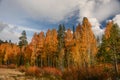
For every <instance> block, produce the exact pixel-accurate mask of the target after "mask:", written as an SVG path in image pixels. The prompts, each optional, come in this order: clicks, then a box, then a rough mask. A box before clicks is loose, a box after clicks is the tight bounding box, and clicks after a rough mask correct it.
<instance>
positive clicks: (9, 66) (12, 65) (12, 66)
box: [8, 64, 16, 69]
mask: <svg viewBox="0 0 120 80" xmlns="http://www.w3.org/2000/svg"><path fill="white" fill-rule="evenodd" d="M8 68H10V69H15V68H16V65H15V64H10V65H8Z"/></svg>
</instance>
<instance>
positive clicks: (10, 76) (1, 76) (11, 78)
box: [0, 68, 25, 80]
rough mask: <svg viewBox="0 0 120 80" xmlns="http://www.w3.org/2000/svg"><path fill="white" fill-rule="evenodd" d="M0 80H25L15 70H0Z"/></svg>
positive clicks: (21, 74)
mask: <svg viewBox="0 0 120 80" xmlns="http://www.w3.org/2000/svg"><path fill="white" fill-rule="evenodd" d="M0 80H25V76H24V73H21V72H19V71H18V70H16V69H6V68H0Z"/></svg>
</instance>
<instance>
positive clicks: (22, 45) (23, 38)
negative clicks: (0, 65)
mask: <svg viewBox="0 0 120 80" xmlns="http://www.w3.org/2000/svg"><path fill="white" fill-rule="evenodd" d="M19 40H20V41H19V47H20V54H21V55H20V57H19V58H18V59H19V62H18V66H20V65H23V64H24V54H23V53H24V49H25V47H26V46H27V45H28V42H27V35H26V31H25V30H24V31H23V32H22V34H21V36H20V37H19Z"/></svg>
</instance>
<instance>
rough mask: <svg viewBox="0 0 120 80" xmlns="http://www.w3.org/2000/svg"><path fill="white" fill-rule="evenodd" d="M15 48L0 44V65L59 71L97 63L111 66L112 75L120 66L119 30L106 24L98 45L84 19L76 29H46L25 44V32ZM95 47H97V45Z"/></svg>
mask: <svg viewBox="0 0 120 80" xmlns="http://www.w3.org/2000/svg"><path fill="white" fill-rule="evenodd" d="M19 40H20V41H19V44H18V45H16V44H13V43H1V44H0V64H1V65H3V64H6V65H9V64H16V65H17V66H21V65H25V66H38V67H44V66H50V67H56V68H59V69H61V70H63V69H64V68H67V67H71V66H74V67H91V66H94V65H96V64H97V63H99V62H102V63H112V64H113V65H114V68H115V71H116V74H117V72H118V68H117V64H118V63H119V62H120V28H119V27H118V25H117V24H114V23H113V22H112V21H111V22H108V23H107V25H106V29H105V32H104V35H103V38H102V43H98V40H97V39H96V37H95V35H94V33H93V31H92V26H91V24H90V22H89V20H88V19H87V18H86V17H84V18H83V22H82V24H78V25H77V26H76V29H75V28H74V27H73V30H71V29H67V30H66V29H65V26H64V25H59V27H58V30H56V29H52V30H50V29H48V31H47V32H46V34H45V33H44V32H42V31H41V32H40V33H35V34H34V35H33V38H32V40H31V42H30V43H29V44H28V42H27V35H26V32H25V31H23V32H22V36H21V37H19ZM98 44H99V45H98Z"/></svg>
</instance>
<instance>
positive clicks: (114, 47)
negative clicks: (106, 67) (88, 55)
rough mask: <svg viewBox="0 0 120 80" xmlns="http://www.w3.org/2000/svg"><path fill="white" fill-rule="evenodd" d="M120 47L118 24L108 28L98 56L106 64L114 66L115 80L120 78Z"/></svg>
mask: <svg viewBox="0 0 120 80" xmlns="http://www.w3.org/2000/svg"><path fill="white" fill-rule="evenodd" d="M109 24H110V23H109ZM111 24H112V23H111ZM119 47H120V28H119V27H118V25H117V24H113V25H112V26H111V25H110V26H107V28H106V33H105V35H104V37H103V40H102V44H101V46H100V49H99V54H98V56H99V57H100V58H101V57H102V59H103V61H104V62H110V63H112V64H113V66H114V72H115V80H117V78H118V67H117V63H118V60H119V56H120V53H119V52H120V49H119Z"/></svg>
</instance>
